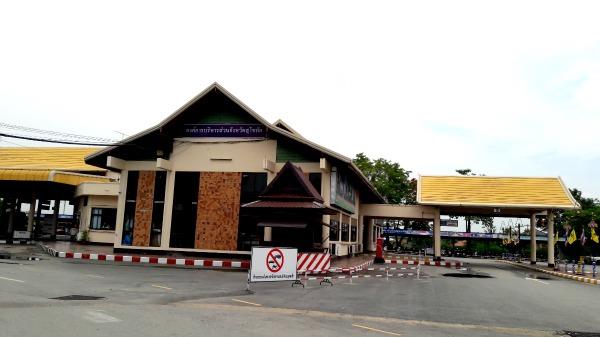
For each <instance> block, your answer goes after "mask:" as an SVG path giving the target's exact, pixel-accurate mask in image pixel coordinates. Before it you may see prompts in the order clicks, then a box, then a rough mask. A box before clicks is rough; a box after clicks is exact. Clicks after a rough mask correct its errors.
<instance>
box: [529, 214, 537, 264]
mask: <svg viewBox="0 0 600 337" xmlns="http://www.w3.org/2000/svg"><path fill="white" fill-rule="evenodd" d="M529 222H530V225H529V231H530V232H531V234H530V235H531V240H530V244H531V257H530V259H529V261H531V264H535V263H536V247H537V242H536V238H535V234H536V227H535V214H532V215H531V219H529Z"/></svg>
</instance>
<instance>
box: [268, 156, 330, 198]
mask: <svg viewBox="0 0 600 337" xmlns="http://www.w3.org/2000/svg"><path fill="white" fill-rule="evenodd" d="M258 198H259V199H261V200H266V199H269V200H271V199H277V200H284V199H286V200H289V199H302V200H310V201H317V202H320V203H322V202H323V197H321V195H320V194H319V192H317V190H316V189H315V187H314V186H313V185H312V183H311V182H310V181H309V180H308V177H307V176H306V175H305V174H304V172H302V169H301V168H299V167H298V166H296V165H294V164H292V163H291V162H289V161H288V162H287V163H285V165H283V167H282V168H281V170H280V171H279V172H277V175H276V176H275V178H273V180H272V181H271V183H270V184H269V185H268V186H267V188H266V189H265V190H264V192H263V193H262V194H261V195H260V196H259V197H258Z"/></svg>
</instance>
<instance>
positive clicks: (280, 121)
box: [273, 119, 304, 138]
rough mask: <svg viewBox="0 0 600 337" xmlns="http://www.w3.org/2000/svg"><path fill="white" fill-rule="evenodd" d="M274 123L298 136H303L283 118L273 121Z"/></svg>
mask: <svg viewBox="0 0 600 337" xmlns="http://www.w3.org/2000/svg"><path fill="white" fill-rule="evenodd" d="M273 125H274V126H276V127H278V128H280V129H283V130H285V131H288V132H291V133H293V134H295V135H296V136H298V137H302V135H301V134H300V133H299V132H298V131H296V130H294V129H293V128H292V127H291V126H290V125H289V124H288V123H286V122H284V121H283V120H282V119H278V120H276V121H275V123H273ZM302 138H304V137H302Z"/></svg>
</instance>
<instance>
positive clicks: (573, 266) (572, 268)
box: [571, 261, 575, 275]
mask: <svg viewBox="0 0 600 337" xmlns="http://www.w3.org/2000/svg"><path fill="white" fill-rule="evenodd" d="M571 272H573V275H575V261H573V264H571Z"/></svg>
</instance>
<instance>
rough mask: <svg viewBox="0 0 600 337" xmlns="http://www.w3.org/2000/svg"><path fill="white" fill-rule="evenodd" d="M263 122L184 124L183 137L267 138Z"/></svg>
mask: <svg viewBox="0 0 600 337" xmlns="http://www.w3.org/2000/svg"><path fill="white" fill-rule="evenodd" d="M266 136H267V129H266V128H265V126H264V125H262V124H184V129H183V137H206V138H265V137H266Z"/></svg>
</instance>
